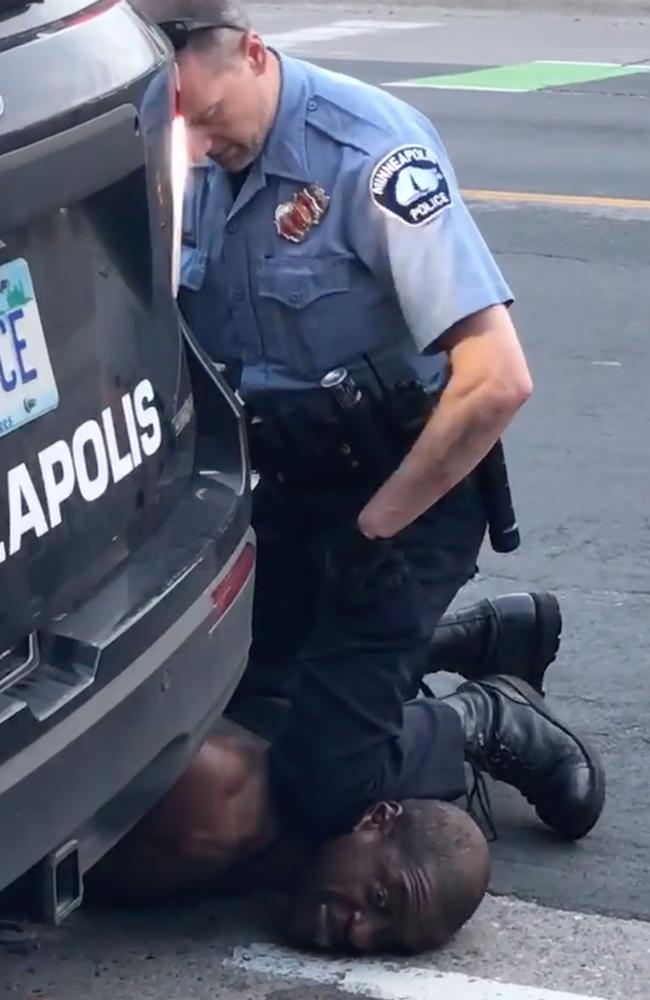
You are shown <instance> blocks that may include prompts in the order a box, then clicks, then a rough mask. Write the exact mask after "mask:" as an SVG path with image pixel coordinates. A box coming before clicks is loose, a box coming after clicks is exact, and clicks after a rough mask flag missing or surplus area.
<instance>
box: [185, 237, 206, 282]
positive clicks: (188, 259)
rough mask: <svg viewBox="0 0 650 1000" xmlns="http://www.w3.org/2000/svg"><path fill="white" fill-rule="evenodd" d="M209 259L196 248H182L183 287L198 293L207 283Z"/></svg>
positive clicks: (186, 246)
mask: <svg viewBox="0 0 650 1000" xmlns="http://www.w3.org/2000/svg"><path fill="white" fill-rule="evenodd" d="M206 267H207V257H206V255H205V254H204V253H202V252H201V250H200V249H199V248H198V247H196V246H188V245H187V244H186V243H183V245H182V246H181V285H183V287H184V288H187V289H189V290H190V291H192V292H198V291H199V289H200V288H201V287H202V285H203V282H204V281H205V271H206Z"/></svg>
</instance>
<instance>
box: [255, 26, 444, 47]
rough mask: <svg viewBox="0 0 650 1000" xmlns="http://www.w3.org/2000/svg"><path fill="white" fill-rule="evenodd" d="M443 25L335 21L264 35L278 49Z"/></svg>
mask: <svg viewBox="0 0 650 1000" xmlns="http://www.w3.org/2000/svg"><path fill="white" fill-rule="evenodd" d="M442 27H444V25H442V24H441V23H438V22H437V21H434V22H431V21H427V22H424V23H419V22H415V21H362V20H358V21H357V20H355V21H334V23H333V24H317V25H313V26H312V27H310V28H296V29H295V30H294V31H280V32H275V33H274V32H271V33H270V34H265V35H264V40H265V41H266V42H268V44H269V45H273V46H275V47H276V48H278V49H293V48H298V47H299V46H302V45H308V44H311V43H312V42H332V41H336V39H338V38H351V37H352V36H354V35H368V34H372V35H374V34H377V33H379V32H382V31H409V30H417V29H421V28H442Z"/></svg>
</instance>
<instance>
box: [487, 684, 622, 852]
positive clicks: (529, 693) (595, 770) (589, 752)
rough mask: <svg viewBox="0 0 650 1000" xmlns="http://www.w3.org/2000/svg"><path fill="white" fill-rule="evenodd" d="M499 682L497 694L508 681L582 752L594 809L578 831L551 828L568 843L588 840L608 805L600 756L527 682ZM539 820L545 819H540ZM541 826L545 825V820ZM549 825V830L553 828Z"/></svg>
mask: <svg viewBox="0 0 650 1000" xmlns="http://www.w3.org/2000/svg"><path fill="white" fill-rule="evenodd" d="M499 680H500V681H501V684H500V685H499V686H498V687H497V688H496V690H498V691H502V690H503V681H506V682H507V684H508V685H509V686H510V687H511V688H513V689H514V690H515V691H516V692H517V693H518V694H519V695H521V696H522V697H523V698H525V699H526V701H527V702H528V703H529V704H530V705H532V706H533V708H535V709H536V710H537V711H538V712H539V714H540V715H542V716H543V717H544V718H545V719H547V720H548V721H549V722H550V723H552V724H553V725H554V726H557V728H558V729H560V730H561V731H562V732H563V733H565V734H566V735H567V736H569V737H570V738H571V739H572V740H573V741H574V743H576V744H577V745H578V747H579V748H580V749H581V750H582V752H583V754H584V756H585V759H586V761H587V765H588V767H589V773H590V775H591V782H592V787H593V795H592V808H591V809H590V810H588V811H587V812H586V813H585V815H584V818H583V822H582V824H581V825H580V826H579V827H575V828H573V829H571V830H570V831H569V829H568V828H567V829H566V830H558V829H557V827H552V828H553V829H554V830H555V831H556V833H558V834H559V835H560V836H563V837H565V838H566V839H567V840H580V839H581V838H582V837H585V836H586V835H587V834H588V833H589V831H590V830H592V829H593V828H594V826H595V825H596V823H597V822H598V820H599V819H600V816H601V814H602V811H603V807H604V805H605V794H606V780H605V770H604V768H603V765H602V763H601V760H600V756H599V754H598V753H597V751H596V750H595V749H593V748H592V747H591V746H589V744H588V743H586V742H585V741H584V740H582V739H580V737H579V736H576V734H575V733H574V732H572V731H571V730H570V729H567V727H566V726H564V725H563V724H562V723H561V722H560V721H559V719H557V718H556V717H555V715H553V713H552V712H549V710H548V707H547V705H546V701H545V699H544V697H543V695H541V694H539V693H538V692H537V691H534V690H533V689H532V688H531V687H530V685H529V684H527V683H526V681H524V680H521V678H519V677H500V678H499ZM483 683H485V684H487V685H488V686H489V685H490V681H489V679H488V680H486V681H484V682H483ZM538 815H539V814H538ZM540 819H542V817H541V816H540ZM542 822H545V820H543V819H542ZM547 825H548V826H550V825H551V824H547Z"/></svg>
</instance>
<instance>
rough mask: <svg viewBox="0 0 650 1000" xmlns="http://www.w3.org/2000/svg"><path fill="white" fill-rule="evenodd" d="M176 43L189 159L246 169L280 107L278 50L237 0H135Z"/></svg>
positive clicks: (147, 15) (262, 143)
mask: <svg viewBox="0 0 650 1000" xmlns="http://www.w3.org/2000/svg"><path fill="white" fill-rule="evenodd" d="M135 5H136V6H137V8H138V9H139V10H140V11H141V13H143V14H144V15H145V16H146V17H148V18H149V19H150V20H151V21H154V22H155V23H156V24H158V25H159V26H160V28H161V29H162V30H163V31H164V32H165V34H166V35H167V37H168V38H169V40H170V41H171V43H172V45H173V46H174V48H175V50H176V60H177V64H178V70H179V76H180V111H181V113H182V115H183V117H184V118H185V121H186V123H187V126H188V131H189V144H190V155H191V157H192V159H193V160H195V161H196V160H201V159H203V158H204V157H206V156H210V157H212V158H213V159H214V160H216V162H217V163H219V164H220V165H221V166H222V167H224V169H226V170H230V171H233V172H236V171H238V170H243V169H244V168H245V167H247V166H248V165H249V164H250V163H252V161H253V160H254V159H255V158H256V156H257V155H258V154H259V152H260V151H261V149H262V146H263V145H264V142H265V140H266V137H267V135H268V133H269V130H270V128H271V126H272V124H273V119H274V116H275V112H276V109H277V103H278V95H279V89H280V70H279V66H278V62H277V60H276V58H275V56H273V55H272V53H270V52H269V50H268V49H267V48H266V46H265V45H264V43H263V41H262V39H261V38H260V37H259V35H256V34H255V33H254V32H253V31H251V28H250V23H249V21H248V18H247V16H246V14H245V13H244V11H243V10H242V8H241V7H240V6H239V4H238V3H237V2H236V0H135Z"/></svg>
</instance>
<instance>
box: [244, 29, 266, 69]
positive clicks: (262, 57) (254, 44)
mask: <svg viewBox="0 0 650 1000" xmlns="http://www.w3.org/2000/svg"><path fill="white" fill-rule="evenodd" d="M242 45H243V46H244V55H245V57H246V59H247V60H248V64H249V66H250V67H251V69H252V70H253V73H254V74H255V76H262V75H263V74H264V73H265V72H266V67H267V66H268V62H269V51H268V49H267V47H266V45H265V44H264V42H263V41H262V39H261V38H260V36H259V35H257V34H255V32H254V31H249V32H247V33H246V35H244V37H243V39H242Z"/></svg>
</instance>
